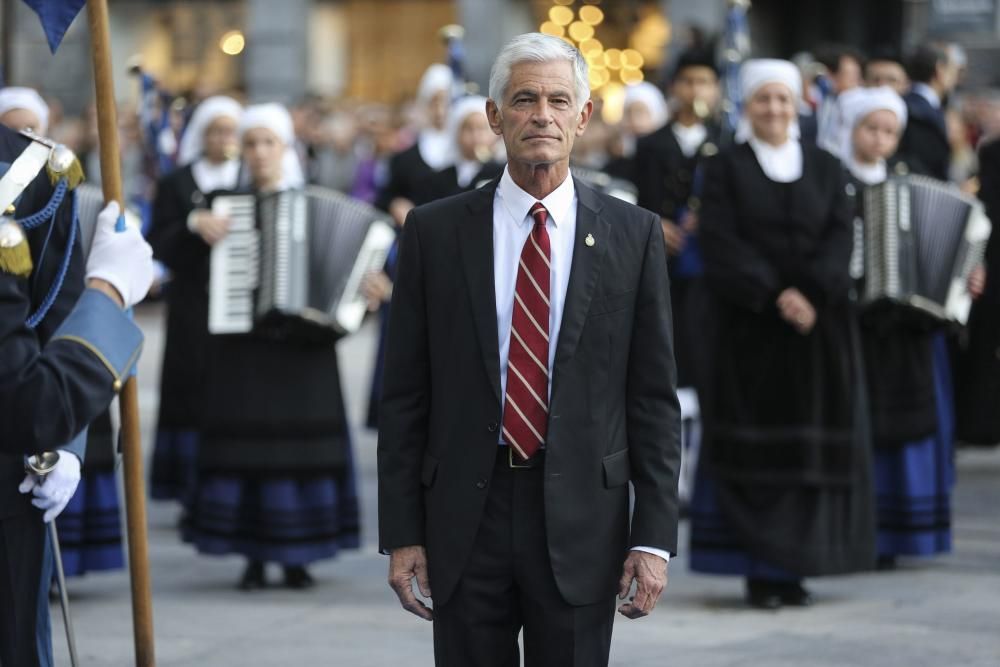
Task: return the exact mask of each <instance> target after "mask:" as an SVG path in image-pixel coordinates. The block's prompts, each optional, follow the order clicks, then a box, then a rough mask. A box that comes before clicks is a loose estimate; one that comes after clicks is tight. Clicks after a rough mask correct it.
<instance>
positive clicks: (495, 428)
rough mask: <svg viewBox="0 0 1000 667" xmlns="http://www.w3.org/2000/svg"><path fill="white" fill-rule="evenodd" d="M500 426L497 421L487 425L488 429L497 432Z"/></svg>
mask: <svg viewBox="0 0 1000 667" xmlns="http://www.w3.org/2000/svg"><path fill="white" fill-rule="evenodd" d="M499 427H500V425H499V424H497V423H496V422H490V424H489V426H487V427H486V430H487V431H489V432H490V433H496V432H497V429H498V428H499Z"/></svg>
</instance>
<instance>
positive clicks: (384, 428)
mask: <svg viewBox="0 0 1000 667" xmlns="http://www.w3.org/2000/svg"><path fill="white" fill-rule="evenodd" d="M428 345H429V341H428V334H427V308H426V301H425V286H424V268H423V256H422V251H421V240H420V225H419V221H418V220H417V219H416V215H415V213H413V212H411V213H410V215H409V217H408V218H407V223H406V225H404V227H403V236H402V240H401V245H400V254H399V265H398V273H397V278H396V283H395V287H394V290H393V297H392V306H391V310H390V316H389V334H388V339H387V344H386V356H385V376H384V379H383V386H382V403H381V407H380V408H379V438H378V479H379V484H378V488H379V541H380V544H381V548H382V550H384V551H386V550H392V549H395V548H398V547H405V546H416V545H423V544H424V502H423V489H422V488H421V484H420V471H421V466H422V464H423V457H424V450H425V448H426V446H427V437H428V433H427V429H428V413H429V410H430V360H429V358H428Z"/></svg>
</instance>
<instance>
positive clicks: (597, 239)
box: [552, 179, 610, 395]
mask: <svg viewBox="0 0 1000 667" xmlns="http://www.w3.org/2000/svg"><path fill="white" fill-rule="evenodd" d="M574 185H575V186H576V197H577V202H578V204H579V205H578V206H577V210H576V239H575V241H574V245H573V265H572V267H571V268H570V274H569V286H568V287H567V288H566V302H565V304H564V305H563V314H562V324H561V326H560V329H559V340H558V341H557V342H556V357H555V363H554V364H553V366H554V368H553V373H552V385H553V389H552V393H553V395H554V394H555V386H556V383H557V382H558V381H559V376H560V373H559V371H560V368H561V367H562V365H563V364H565V363H566V362H568V361H569V360H570V359H571V358H572V357H573V353H574V352H575V351H576V346H577V343H579V342H580V334H581V333H583V327H584V324H585V323H586V320H587V313H588V312H589V310H590V302H591V300H592V299H593V297H594V289H595V288H596V287H597V280H598V278H599V277H600V275H601V265H602V264H603V262H602V260H603V258H604V254H605V253H606V252H607V250H608V231H609V228H610V227H609V224H608V222H607V220H605V219H604V218H603V217H602V216H601V208H602V204H601V201H600V199H599V198H598V197H597V194H596V193H595V192H594V191H593V190H591V189H590V188H589V187H587V186H586V185H583V184H582V183H581V182H580V181H579V180H578V179H574ZM588 236H589V237H593V243H591V244H588V243H587V237H588Z"/></svg>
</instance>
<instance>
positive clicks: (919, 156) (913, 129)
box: [897, 91, 951, 181]
mask: <svg viewBox="0 0 1000 667" xmlns="http://www.w3.org/2000/svg"><path fill="white" fill-rule="evenodd" d="M903 100H904V101H905V102H906V115H907V120H906V130H905V131H904V132H903V136H902V138H901V139H900V141H899V150H898V152H897V155H898V156H899V157H900V158H901V159H902V160H905V161H906V163H907V165H908V166H909V168H910V171H911V172H913V173H914V174H922V175H924V176H931V177H933V178H937V179H939V180H942V181H947V180H948V166H949V164H950V163H951V146H950V145H949V144H948V132H947V130H946V129H945V124H944V111H942V110H941V109H935V108H934V107H933V106H931V103H930V102H928V101H927V100H926V99H925V98H924V97H923V96H922V95H919V94H917V93H915V92H913V91H910V92H908V93H906V95H904V96H903Z"/></svg>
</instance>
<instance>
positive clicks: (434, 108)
mask: <svg viewBox="0 0 1000 667" xmlns="http://www.w3.org/2000/svg"><path fill="white" fill-rule="evenodd" d="M449 98H450V94H449V92H448V91H447V90H439V91H437V92H436V93H434V96H433V97H431V99H430V101H429V102H428V103H427V116H428V119H429V120H430V123H431V125H433V126H434V127H436V128H437V129H439V130H443V129H444V125H445V123H446V122H447V121H448V100H449Z"/></svg>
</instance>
